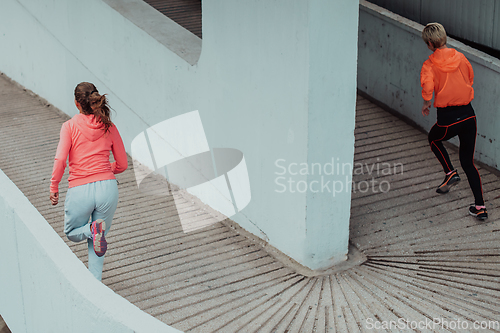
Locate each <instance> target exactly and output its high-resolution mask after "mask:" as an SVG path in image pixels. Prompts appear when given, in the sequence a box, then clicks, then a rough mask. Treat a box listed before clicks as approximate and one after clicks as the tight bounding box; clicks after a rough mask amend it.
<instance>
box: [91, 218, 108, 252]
mask: <svg viewBox="0 0 500 333" xmlns="http://www.w3.org/2000/svg"><path fill="white" fill-rule="evenodd" d="M105 230H106V222H105V221H104V220H102V219H97V220H95V221H94V222H92V225H91V226H90V231H91V232H92V240H93V241H94V251H95V254H97V256H98V257H102V256H103V255H104V254H105V253H106V250H107V249H108V242H106V238H104V231H105Z"/></svg>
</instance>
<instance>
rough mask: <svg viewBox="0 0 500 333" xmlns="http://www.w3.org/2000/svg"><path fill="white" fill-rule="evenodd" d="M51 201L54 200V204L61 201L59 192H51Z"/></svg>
mask: <svg viewBox="0 0 500 333" xmlns="http://www.w3.org/2000/svg"><path fill="white" fill-rule="evenodd" d="M50 201H51V202H52V206H55V205H57V203H58V202H59V192H55V193H52V192H50Z"/></svg>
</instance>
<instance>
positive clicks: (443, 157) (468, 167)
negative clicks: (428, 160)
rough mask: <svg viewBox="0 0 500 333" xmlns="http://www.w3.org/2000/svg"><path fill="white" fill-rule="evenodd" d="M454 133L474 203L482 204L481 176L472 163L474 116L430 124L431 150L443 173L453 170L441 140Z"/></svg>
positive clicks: (475, 126)
mask: <svg viewBox="0 0 500 333" xmlns="http://www.w3.org/2000/svg"><path fill="white" fill-rule="evenodd" d="M456 135H458V138H459V139H460V148H459V156H460V164H461V165H462V169H463V170H464V172H465V174H466V175H467V180H468V181H469V186H470V188H471V190H472V193H473V194H474V200H475V204H476V205H477V206H483V205H484V200H483V190H482V186H481V177H480V176H479V172H478V171H477V169H476V166H475V165H474V150H475V147H476V135H477V125H476V116H470V117H468V118H465V119H463V120H459V121H457V122H454V123H451V124H450V125H438V123H436V124H435V125H434V126H432V128H431V130H430V131H429V144H430V146H431V149H432V152H433V153H434V155H436V157H437V159H438V160H439V162H440V163H441V165H442V166H443V170H444V172H445V173H449V172H450V171H453V170H455V169H454V168H453V165H452V164H451V161H450V157H449V156H448V152H447V151H446V149H445V148H444V146H443V143H442V141H447V140H449V139H451V138H453V137H454V136H456Z"/></svg>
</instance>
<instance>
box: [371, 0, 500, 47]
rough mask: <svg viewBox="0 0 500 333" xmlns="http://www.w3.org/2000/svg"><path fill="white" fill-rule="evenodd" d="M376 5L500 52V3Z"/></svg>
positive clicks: (462, 0)
mask: <svg viewBox="0 0 500 333" xmlns="http://www.w3.org/2000/svg"><path fill="white" fill-rule="evenodd" d="M370 2H372V3H374V4H376V5H379V6H381V7H384V8H387V9H388V10H390V11H392V12H394V13H397V14H399V15H401V16H404V17H406V18H408V19H410V20H412V21H415V22H418V23H421V24H423V25H426V24H427V23H430V22H439V23H441V24H443V25H444V26H445V28H446V31H447V32H448V33H449V34H450V35H453V36H456V37H457V38H463V39H466V40H469V41H472V42H475V43H479V44H482V45H486V46H489V47H491V48H494V49H497V50H500V30H499V27H500V11H499V10H498V8H500V0H476V1H470V0H405V1H399V0H372V1H370Z"/></svg>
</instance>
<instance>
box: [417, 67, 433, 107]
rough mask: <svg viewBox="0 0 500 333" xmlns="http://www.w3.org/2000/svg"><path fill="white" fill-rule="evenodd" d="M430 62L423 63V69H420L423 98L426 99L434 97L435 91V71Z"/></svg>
mask: <svg viewBox="0 0 500 333" xmlns="http://www.w3.org/2000/svg"><path fill="white" fill-rule="evenodd" d="M428 62H429V60H427V61H425V62H424V64H423V65H422V70H421V71H420V85H421V86H422V98H423V99H424V100H426V101H430V100H431V99H432V93H433V92H434V72H433V71H432V67H431V65H430V64H429V63H428Z"/></svg>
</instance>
